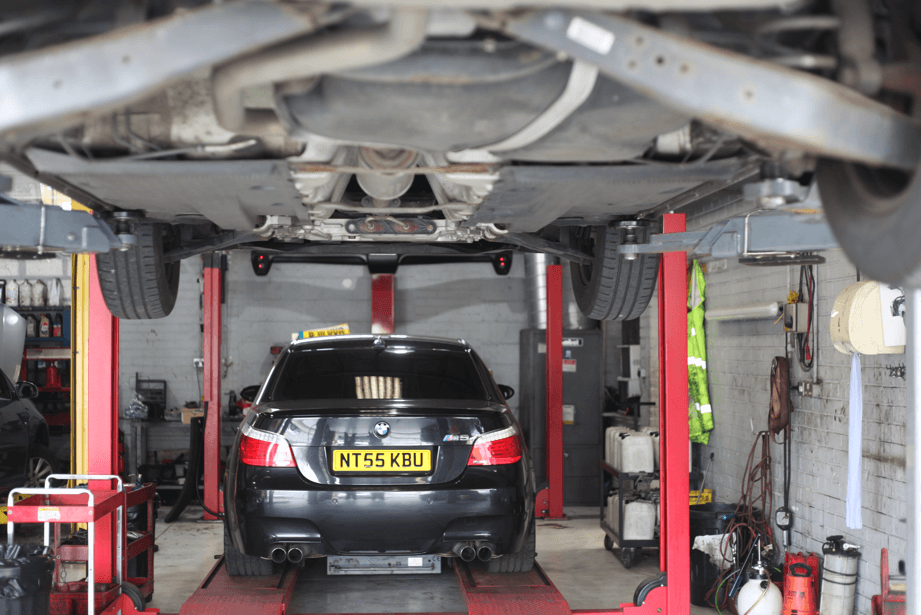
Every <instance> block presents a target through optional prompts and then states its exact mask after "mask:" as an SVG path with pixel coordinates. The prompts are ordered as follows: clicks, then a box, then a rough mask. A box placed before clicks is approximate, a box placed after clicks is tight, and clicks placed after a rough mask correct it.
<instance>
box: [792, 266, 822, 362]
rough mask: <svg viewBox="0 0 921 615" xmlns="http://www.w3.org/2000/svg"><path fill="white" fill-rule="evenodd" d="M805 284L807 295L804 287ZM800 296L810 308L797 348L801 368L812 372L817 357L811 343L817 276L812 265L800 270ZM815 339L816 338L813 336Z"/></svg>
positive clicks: (802, 267)
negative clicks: (804, 329)
mask: <svg viewBox="0 0 921 615" xmlns="http://www.w3.org/2000/svg"><path fill="white" fill-rule="evenodd" d="M804 283H805V294H803V293H804V290H803V286H804ZM799 296H800V298H802V297H806V303H807V305H808V306H809V307H808V308H807V317H806V333H797V334H796V346H797V349H798V352H797V360H798V361H799V366H800V367H801V368H802V369H803V371H806V372H808V371H811V370H812V366H813V364H814V363H815V357H814V355H813V354H812V351H813V349H814V345H813V343H811V342H810V335H811V334H812V320H813V316H814V314H813V312H814V306H815V275H814V274H813V271H812V265H802V266H801V267H800V268H799ZM813 337H815V336H814V335H813ZM817 341H818V340H812V342H817Z"/></svg>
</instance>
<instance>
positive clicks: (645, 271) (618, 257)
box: [569, 225, 659, 320]
mask: <svg viewBox="0 0 921 615" xmlns="http://www.w3.org/2000/svg"><path fill="white" fill-rule="evenodd" d="M636 232H637V235H638V237H637V240H638V242H640V243H642V241H643V240H645V235H646V233H647V232H648V229H647V228H646V227H639V228H637V229H636ZM625 234H626V229H624V228H621V227H617V226H607V225H603V226H583V227H573V228H571V229H570V236H569V244H570V246H572V247H574V248H576V249H579V250H581V251H583V252H587V253H589V254H592V255H593V259H592V261H591V262H588V263H576V262H573V263H570V273H571V274H572V275H571V277H572V291H573V295H574V296H575V298H576V303H577V304H578V305H579V309H580V310H582V313H583V314H585V315H586V316H588V317H589V318H594V319H595V320H632V319H634V318H638V317H639V316H640V315H641V314H642V313H643V312H644V311H645V310H646V306H647V305H649V300H650V299H652V294H653V292H654V291H655V289H656V277H657V276H658V272H659V255H658V254H640V255H638V256H637V257H636V258H635V259H633V260H627V259H625V258H624V256H623V254H621V253H619V252H618V251H617V248H618V246H620V244H621V243H622V242H623V240H624V236H625Z"/></svg>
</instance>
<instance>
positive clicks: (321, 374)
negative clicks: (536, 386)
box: [268, 347, 488, 401]
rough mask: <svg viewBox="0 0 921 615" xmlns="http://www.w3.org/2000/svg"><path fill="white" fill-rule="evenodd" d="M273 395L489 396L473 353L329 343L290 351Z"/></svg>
mask: <svg viewBox="0 0 921 615" xmlns="http://www.w3.org/2000/svg"><path fill="white" fill-rule="evenodd" d="M280 367H281V369H280V370H279V371H278V372H276V376H275V378H274V382H273V383H272V384H271V385H270V387H269V389H268V390H269V392H270V394H269V399H270V400H272V401H287V400H298V399H464V400H486V399H488V395H487V393H486V387H485V385H484V383H483V381H482V378H481V377H480V374H479V372H478V371H477V368H476V364H475V363H474V361H473V358H472V357H471V356H470V355H469V354H468V353H466V352H463V351H457V350H439V349H420V348H408V347H402V348H389V347H388V348H385V349H374V348H323V349H312V350H298V351H295V352H291V353H289V354H288V355H287V356H286V358H285V361H284V363H283V364H282V365H281V366H280Z"/></svg>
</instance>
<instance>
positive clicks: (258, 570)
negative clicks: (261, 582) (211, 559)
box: [224, 524, 274, 577]
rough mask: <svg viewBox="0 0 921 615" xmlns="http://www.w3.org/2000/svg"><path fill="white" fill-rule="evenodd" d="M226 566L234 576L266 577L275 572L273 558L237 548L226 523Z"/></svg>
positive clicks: (228, 572)
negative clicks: (244, 551)
mask: <svg viewBox="0 0 921 615" xmlns="http://www.w3.org/2000/svg"><path fill="white" fill-rule="evenodd" d="M224 568H225V569H226V570H227V574H229V575H230V576H232V577H265V576H269V575H270V574H273V573H274V566H273V564H272V561H271V560H265V559H262V558H261V557H256V556H254V555H246V554H245V553H240V552H239V551H237V550H236V548H235V547H234V546H233V541H232V540H231V539H230V531H229V530H228V529H227V525H226V524H225V525H224Z"/></svg>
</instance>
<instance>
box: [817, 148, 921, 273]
mask: <svg viewBox="0 0 921 615" xmlns="http://www.w3.org/2000/svg"><path fill="white" fill-rule="evenodd" d="M816 179H817V181H818V186H819V193H820V195H821V198H822V207H823V209H824V210H825V215H826V217H827V218H828V224H829V226H831V230H832V233H834V235H835V238H836V239H837V240H838V243H839V244H840V245H841V248H842V249H843V250H844V252H845V254H847V256H848V258H849V259H850V260H851V262H852V263H854V264H855V265H856V266H857V269H859V270H860V272H861V273H862V274H866V277H868V278H870V279H873V280H878V281H880V282H886V283H887V284H893V285H903V284H905V285H908V286H912V287H918V286H921V241H918V235H919V233H921V167H919V169H918V170H916V171H915V172H914V173H906V172H903V171H896V170H891V169H875V168H871V167H867V166H863V165H859V164H854V163H850V162H841V161H837V160H822V161H820V162H819V165H818V167H817V169H816Z"/></svg>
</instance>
